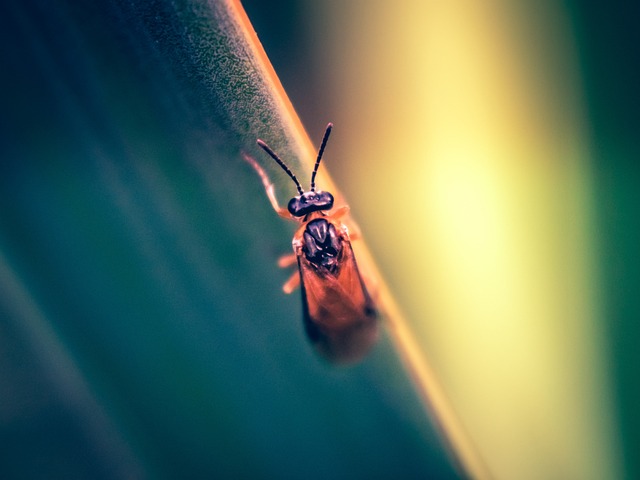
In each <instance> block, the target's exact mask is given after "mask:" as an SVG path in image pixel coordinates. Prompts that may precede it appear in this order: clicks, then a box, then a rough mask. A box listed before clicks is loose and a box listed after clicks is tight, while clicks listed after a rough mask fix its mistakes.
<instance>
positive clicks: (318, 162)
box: [311, 123, 333, 192]
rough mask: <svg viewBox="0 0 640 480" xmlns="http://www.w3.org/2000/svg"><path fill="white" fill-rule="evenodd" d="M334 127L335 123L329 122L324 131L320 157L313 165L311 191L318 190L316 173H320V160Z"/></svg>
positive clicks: (319, 151)
mask: <svg viewBox="0 0 640 480" xmlns="http://www.w3.org/2000/svg"><path fill="white" fill-rule="evenodd" d="M332 128H333V123H329V124H328V125H327V129H326V130H325V131H324V137H322V143H321V144H320V150H318V158H317V159H316V164H315V166H314V167H313V173H312V174H311V191H312V192H315V191H316V173H318V167H319V166H320V160H322V154H323V153H324V147H326V146H327V140H329V135H331V129H332Z"/></svg>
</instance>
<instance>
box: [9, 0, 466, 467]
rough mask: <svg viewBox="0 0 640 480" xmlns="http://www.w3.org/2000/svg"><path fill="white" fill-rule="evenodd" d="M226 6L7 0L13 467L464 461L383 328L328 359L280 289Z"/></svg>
mask: <svg viewBox="0 0 640 480" xmlns="http://www.w3.org/2000/svg"><path fill="white" fill-rule="evenodd" d="M291 5H294V4H291ZM228 12H229V10H228V7H227V6H226V4H224V3H222V2H212V3H210V4H209V5H207V4H206V3H205V2H189V1H186V2H165V1H156V2H144V3H142V4H138V3H132V2H124V1H110V2H98V3H96V4H91V3H89V4H84V3H77V2H64V1H63V2H40V1H11V0H10V1H7V2H2V4H1V5H0V37H1V39H2V50H1V53H0V65H1V73H0V87H1V89H0V159H1V163H0V478H3V479H13V478H65V479H66V478H87V479H96V478H105V479H107V478H345V479H346V478H390V477H392V476H393V477H402V478H426V477H433V476H435V477H437V478H458V474H457V473H456V472H455V470H454V469H453V467H452V465H451V462H450V459H449V457H448V456H447V452H446V451H445V450H444V449H443V446H442V444H441V442H440V440H439V439H438V438H437V436H436V434H435V432H434V429H433V426H432V425H431V423H430V422H429V420H428V419H427V418H426V417H425V415H424V409H423V405H422V404H421V402H420V400H419V398H418V396H417V394H416V392H415V390H414V388H413V386H412V385H411V383H410V381H409V379H408V378H407V376H406V375H405V373H404V370H403V369H402V367H401V366H400V363H399V361H398V359H397V357H396V355H395V353H394V352H393V350H392V348H391V346H390V344H389V342H388V340H387V339H386V337H385V338H383V340H382V341H381V342H380V344H379V346H378V347H377V348H376V350H375V351H374V352H373V354H372V355H371V356H370V357H369V358H368V359H367V361H366V362H364V363H363V364H361V365H358V366H355V367H351V368H346V369H340V368H335V367H332V366H331V365H327V364H326V363H324V362H323V361H321V360H320V359H318V358H317V357H316V356H315V355H314V353H313V351H312V348H311V347H310V345H309V344H308V343H307V340H306V338H305V336H304V332H303V327H302V323H301V302H300V298H299V295H298V294H294V295H291V296H286V295H284V294H283V293H282V290H281V285H282V283H283V282H284V281H285V280H286V278H287V277H288V275H289V272H285V271H282V270H280V269H278V268H277V267H276V259H277V258H278V256H279V255H281V254H282V253H284V252H287V251H288V249H289V248H290V241H291V234H292V232H293V227H294V226H293V225H289V224H287V223H286V222H284V221H283V220H282V219H280V218H278V217H277V216H276V215H275V213H274V212H273V211H272V210H271V207H270V205H269V203H268V201H267V198H266V196H265V194H264V190H263V188H262V185H261V184H260V181H259V179H258V178H257V176H256V175H255V172H253V171H252V169H251V168H250V167H249V166H248V165H247V164H246V163H245V162H244V161H243V160H242V157H241V152H242V151H246V152H249V153H250V154H252V155H255V156H256V157H258V155H260V153H259V152H258V151H257V148H256V147H255V139H256V137H257V136H261V137H263V138H265V139H271V138H273V139H275V140H277V143H283V142H286V141H287V140H286V138H287V133H286V131H284V130H283V128H284V127H282V126H281V125H280V124H279V121H280V120H278V119H277V118H275V117H274V113H273V108H272V105H271V103H270V102H272V100H271V99H270V98H268V97H265V96H264V94H263V93H262V92H263V91H262V90H261V88H263V86H262V85H261V84H260V82H261V79H260V75H259V74H258V73H257V72H256V69H255V65H253V64H251V62H250V61H248V60H247V59H246V57H244V56H243V55H242V48H243V45H242V41H243V40H242V38H241V36H240V34H239V33H238V32H237V31H236V30H234V28H235V27H234V24H233V19H232V18H230V17H229V13H228ZM296 20H297V17H296V16H295V10H292V11H291V13H290V14H289V15H288V17H287V20H286V22H284V23H288V24H295V23H296ZM292 33H294V32H292ZM238 43H239V44H240V46H238V45H237V44H238ZM309 95H314V93H313V92H311V91H310V92H309ZM323 122H324V121H323ZM283 131H284V133H283ZM283 138H284V140H282V139H283ZM285 152H286V150H285ZM266 168H267V167H266ZM268 168H271V167H268ZM278 182H280V180H278Z"/></svg>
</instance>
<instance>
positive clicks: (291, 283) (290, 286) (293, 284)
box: [282, 272, 300, 294]
mask: <svg viewBox="0 0 640 480" xmlns="http://www.w3.org/2000/svg"><path fill="white" fill-rule="evenodd" d="M299 286H300V273H299V272H293V275H291V277H289V280H287V281H286V282H285V283H284V285H283V286H282V290H283V291H284V293H287V294H289V293H291V292H293V291H294V290H295V289H296V288H298V287H299Z"/></svg>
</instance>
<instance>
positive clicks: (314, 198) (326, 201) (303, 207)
mask: <svg viewBox="0 0 640 480" xmlns="http://www.w3.org/2000/svg"><path fill="white" fill-rule="evenodd" d="M332 128H333V124H331V123H330V124H328V125H327V129H326V130H325V132H324V137H322V143H321V144H320V149H319V150H318V157H317V159H316V164H315V166H314V167H313V173H312V174H311V191H309V192H305V191H304V190H302V186H301V185H300V182H299V181H298V179H297V178H296V176H295V175H294V174H293V172H292V171H291V170H289V167H287V165H286V164H285V163H284V162H283V161H282V160H281V159H280V157H278V155H276V153H275V152H274V151H273V150H271V148H270V147H269V146H268V145H267V144H266V143H264V142H263V141H262V140H259V139H258V145H259V146H260V148H262V149H263V150H264V151H265V152H267V153H268V154H269V156H270V157H271V158H273V159H274V160H275V161H276V162H277V163H278V165H280V167H281V168H282V169H283V170H284V171H285V173H286V174H287V175H289V177H290V178H291V180H293V183H295V184H296V188H297V189H298V193H299V195H298V196H297V197H293V198H292V199H291V200H289V205H288V206H287V209H288V210H289V213H290V214H291V215H293V216H294V217H304V216H305V215H308V214H309V213H312V212H317V211H320V210H331V208H333V195H331V194H330V193H329V192H323V191H316V173H318V167H319V166H320V160H322V154H323V153H324V147H326V145H327V140H328V139H329V134H330V133H331V129H332Z"/></svg>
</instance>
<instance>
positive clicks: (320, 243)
mask: <svg viewBox="0 0 640 480" xmlns="http://www.w3.org/2000/svg"><path fill="white" fill-rule="evenodd" d="M332 128H333V125H332V124H331V123H329V124H328V125H327V129H326V130H325V132H324V137H323V138H322V143H321V145H320V149H319V150H318V156H317V159H316V163H315V166H314V168H313V173H312V174H311V187H310V190H309V191H308V192H305V191H304V190H303V189H302V186H301V185H300V182H299V181H298V179H297V178H296V176H295V175H294V174H293V172H292V171H291V170H290V169H289V167H288V166H287V165H286V164H285V163H284V162H283V161H282V160H281V159H280V157H279V156H278V155H277V154H276V153H275V152H274V151H273V150H271V148H270V147H269V146H268V145H267V144H266V143H265V142H264V141H262V140H260V139H258V141H257V143H258V145H259V146H260V148H262V149H263V150H264V151H265V152H267V154H268V155H269V156H270V157H271V158H272V159H273V160H275V161H276V163H277V164H278V165H280V167H281V168H282V170H284V172H285V173H286V174H287V175H288V176H289V177H290V178H291V180H293V183H294V184H295V185H296V188H297V190H298V195H297V196H294V197H293V198H292V199H291V200H289V204H288V205H287V208H283V207H280V206H279V205H278V201H277V199H276V196H275V192H274V187H273V184H272V183H271V182H270V181H269V178H268V176H267V174H266V173H265V171H264V170H263V169H262V167H260V165H258V163H257V162H256V161H255V160H254V159H253V158H251V157H249V156H248V155H245V159H246V160H247V161H248V162H249V163H250V164H251V165H252V166H253V168H254V169H255V170H256V171H257V172H258V174H259V175H260V178H261V179H262V183H263V185H264V187H265V190H266V192H267V196H268V198H269V201H270V202H271V205H272V207H273V209H274V210H275V211H276V213H277V214H278V215H280V216H281V217H283V218H287V219H290V220H295V221H297V222H299V223H300V227H299V228H298V229H297V230H296V232H295V234H294V236H293V240H292V246H293V253H291V254H287V255H284V256H283V257H281V258H280V260H279V261H278V265H279V266H280V267H283V268H285V267H289V266H292V265H294V264H296V263H297V265H298V272H295V273H294V274H293V275H292V276H291V278H290V279H289V280H288V281H287V282H286V283H285V284H284V286H283V290H284V291H285V293H291V292H293V291H294V290H295V289H296V288H297V287H298V286H300V287H301V291H302V304H303V321H304V326H305V330H306V333H307V336H308V337H309V339H310V340H311V342H312V343H313V345H314V346H315V347H316V349H317V350H318V352H319V353H320V354H321V355H322V356H324V357H325V358H327V359H328V360H330V361H332V362H335V363H352V362H355V361H357V360H359V359H361V358H362V357H363V356H364V355H365V354H366V353H367V352H368V351H369V349H370V348H371V346H372V345H373V344H374V343H375V341H376V339H377V337H378V327H377V313H376V309H375V307H374V304H373V301H372V299H371V296H370V295H369V292H368V291H367V288H366V286H365V283H364V281H363V279H362V277H361V275H360V272H359V270H358V264H357V263H356V259H355V256H354V254H353V248H352V247H351V240H352V239H353V238H354V235H353V234H352V235H351V236H350V235H349V231H348V229H347V227H346V225H344V224H343V223H342V222H341V219H342V218H343V217H344V216H345V215H346V214H347V213H348V212H349V207H348V206H346V205H345V206H341V207H338V208H335V209H333V201H334V200H333V195H332V194H331V193H329V192H326V191H322V190H316V184H315V179H316V173H317V172H318V167H319V166H320V161H321V160H322V154H323V153H324V149H325V147H326V145H327V140H328V139H329V135H330V134H331V129H332ZM332 209H333V210H332ZM329 210H332V211H331V212H329Z"/></svg>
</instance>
